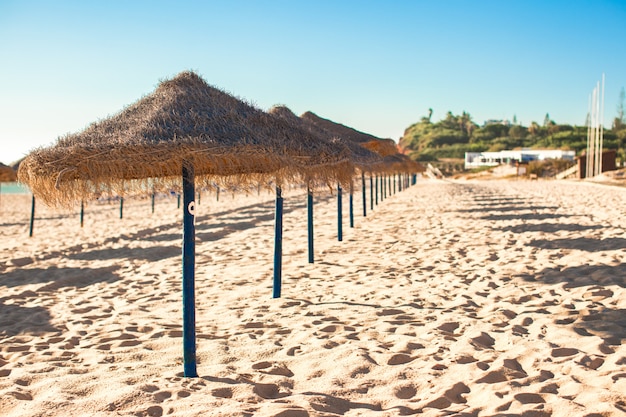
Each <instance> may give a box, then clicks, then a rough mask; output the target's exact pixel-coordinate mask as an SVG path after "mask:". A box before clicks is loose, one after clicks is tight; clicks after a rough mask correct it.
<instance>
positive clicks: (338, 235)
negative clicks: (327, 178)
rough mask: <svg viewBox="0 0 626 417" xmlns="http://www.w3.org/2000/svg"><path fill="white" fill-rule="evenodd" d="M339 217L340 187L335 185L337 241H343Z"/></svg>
mask: <svg viewBox="0 0 626 417" xmlns="http://www.w3.org/2000/svg"><path fill="white" fill-rule="evenodd" d="M342 223H343V222H342V215H341V185H339V184H337V240H338V241H340V242H341V241H342V240H343V224H342Z"/></svg>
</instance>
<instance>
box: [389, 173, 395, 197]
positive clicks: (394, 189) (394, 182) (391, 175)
mask: <svg viewBox="0 0 626 417" xmlns="http://www.w3.org/2000/svg"><path fill="white" fill-rule="evenodd" d="M390 177H393V193H394V194H395V193H396V182H397V181H396V176H395V175H393V174H391V175H390Z"/></svg>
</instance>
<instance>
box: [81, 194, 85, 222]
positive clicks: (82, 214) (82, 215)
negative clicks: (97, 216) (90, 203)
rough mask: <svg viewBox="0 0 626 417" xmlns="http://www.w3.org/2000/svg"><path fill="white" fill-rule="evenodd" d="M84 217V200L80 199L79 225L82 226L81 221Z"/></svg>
mask: <svg viewBox="0 0 626 417" xmlns="http://www.w3.org/2000/svg"><path fill="white" fill-rule="evenodd" d="M84 219H85V202H84V201H83V200H80V227H81V228H82V227H83V221H84Z"/></svg>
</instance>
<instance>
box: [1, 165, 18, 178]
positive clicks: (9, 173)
mask: <svg viewBox="0 0 626 417" xmlns="http://www.w3.org/2000/svg"><path fill="white" fill-rule="evenodd" d="M16 180H17V172H15V170H14V169H13V168H11V167H10V166H8V165H4V164H3V163H1V162H0V182H14V181H16Z"/></svg>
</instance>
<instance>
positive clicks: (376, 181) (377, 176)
mask: <svg viewBox="0 0 626 417" xmlns="http://www.w3.org/2000/svg"><path fill="white" fill-rule="evenodd" d="M375 194H376V205H378V175H376V192H375Z"/></svg>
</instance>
